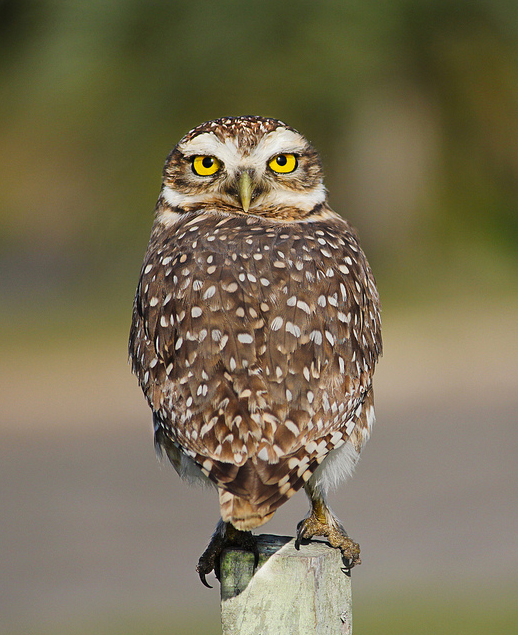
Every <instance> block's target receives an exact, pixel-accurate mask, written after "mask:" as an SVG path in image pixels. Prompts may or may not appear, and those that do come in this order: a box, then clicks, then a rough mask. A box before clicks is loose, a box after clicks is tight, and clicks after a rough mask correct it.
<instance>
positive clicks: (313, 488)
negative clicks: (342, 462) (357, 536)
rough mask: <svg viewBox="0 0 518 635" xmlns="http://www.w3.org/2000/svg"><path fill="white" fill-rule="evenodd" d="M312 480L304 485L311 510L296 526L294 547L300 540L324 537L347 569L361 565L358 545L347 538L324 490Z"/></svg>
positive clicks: (298, 546)
mask: <svg viewBox="0 0 518 635" xmlns="http://www.w3.org/2000/svg"><path fill="white" fill-rule="evenodd" d="M312 480H313V479H309V481H308V482H307V483H306V485H304V489H305V491H306V494H307V495H308V498H309V500H310V502H311V510H310V513H309V516H308V517H307V518H304V520H301V521H300V523H299V524H298V525H297V539H296V541H295V547H296V548H297V549H299V548H300V543H301V541H302V540H310V539H311V538H313V536H324V537H325V538H327V540H328V541H329V544H330V545H331V546H332V547H336V548H337V549H340V551H341V552H342V554H343V557H344V558H345V559H346V560H348V561H349V567H354V565H357V564H361V560H360V545H359V544H358V543H356V542H354V541H353V540H351V539H350V538H349V536H348V535H347V532H346V531H345V529H344V527H343V525H342V523H341V522H340V521H339V520H338V518H337V517H336V516H335V515H334V514H333V512H332V511H331V509H330V508H329V506H328V504H327V502H326V498H325V494H324V490H323V489H322V487H321V486H319V485H317V484H316V483H315V482H312Z"/></svg>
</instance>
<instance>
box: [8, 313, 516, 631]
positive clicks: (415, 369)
mask: <svg viewBox="0 0 518 635" xmlns="http://www.w3.org/2000/svg"><path fill="white" fill-rule="evenodd" d="M516 309H517V306H516V304H514V303H509V304H508V305H506V306H495V305H494V304H489V303H488V304H485V305H484V304H483V303H481V304H479V305H477V306H475V305H473V304H471V305H469V306H468V305H463V306H457V307H435V308H433V309H430V310H427V311H425V310H423V308H422V307H421V308H420V310H419V311H418V312H416V313H415V314H411V313H409V312H406V313H405V314H403V312H402V311H398V312H397V313H392V312H390V311H388V313H387V314H386V315H385V323H384V326H385V356H384V358H383V360H382V361H381V363H380V366H379V369H378V371H377V377H376V380H377V381H376V399H377V416H378V422H377V425H376V428H375V433H374V435H373V437H372V439H371V441H370V442H369V444H368V446H367V448H366V450H365V452H364V455H363V458H362V461H361V462H360V465H359V467H358V469H357V471H356V474H355V476H354V478H353V479H352V480H351V481H350V482H349V483H348V484H347V486H344V487H342V488H341V489H340V490H339V491H338V492H336V493H335V494H334V495H333V496H332V504H333V508H334V509H335V511H336V512H337V513H338V515H339V516H340V518H341V519H342V520H343V521H344V522H345V524H346V527H347V528H348V531H349V532H350V534H351V535H352V536H353V537H354V538H355V539H356V540H358V541H359V542H360V543H361V545H362V558H363V564H362V566H361V567H359V568H358V569H356V570H355V571H354V572H353V590H354V594H355V599H356V600H358V601H360V602H365V601H370V600H372V601H373V602H374V604H373V605H374V606H375V604H376V600H377V598H379V597H382V596H383V595H384V594H386V593H387V592H390V591H393V590H394V589H398V590H400V591H401V590H405V589H408V590H412V591H413V592H414V594H415V591H416V589H418V588H419V587H420V586H421V587H422V588H423V593H425V589H426V588H429V586H430V585H432V586H434V585H435V586H436V587H441V588H443V589H451V590H452V592H458V593H461V592H465V591H466V589H470V588H476V587H477V586H478V585H480V584H482V585H483V587H485V588H491V589H497V590H498V589H502V590H503V589H506V592H509V590H510V589H513V588H514V589H516V590H518V586H517V582H518V574H517V571H518V541H517V538H516V536H517V528H518V504H517V503H518V461H517V450H518V426H517V419H518V373H517V372H516V359H517V357H518V333H517V330H516V315H517V310H516ZM125 337H126V334H125V333H120V334H119V335H117V337H115V338H112V339H111V340H110V341H109V342H108V343H106V342H97V343H96V342H92V341H87V342H80V341H78V342H77V343H76V344H75V345H73V346H72V345H70V344H69V345H67V346H63V347H61V348H60V347H56V346H52V347H50V348H49V350H45V349H43V350H41V351H40V352H39V353H38V351H34V350H32V351H30V363H28V359H29V357H28V356H29V352H28V351H26V352H25V353H27V354H25V353H24V351H23V349H22V351H20V349H17V348H16V347H15V344H14V343H13V345H12V347H8V350H6V351H5V352H4V353H3V356H2V369H1V375H0V381H1V384H2V387H3V390H2V394H3V397H2V402H1V404H0V408H1V417H0V426H1V428H0V434H1V438H2V443H1V446H0V483H1V487H2V514H1V518H0V534H1V543H0V549H1V557H0V562H1V564H0V567H1V571H0V597H1V608H0V631H1V632H5V633H11V632H36V631H34V630H33V629H37V628H40V629H42V630H43V629H44V627H47V628H49V629H50V631H49V632H52V628H53V625H57V624H63V623H66V622H67V621H69V620H70V622H71V623H74V624H78V623H79V624H80V623H81V621H83V620H87V619H91V618H92V617H93V616H96V617H99V616H103V615H106V616H110V615H124V616H126V617H127V616H128V615H130V616H131V615H141V614H145V613H146V612H150V613H155V614H156V613H159V614H165V615H170V616H171V619H172V620H173V621H174V620H176V619H179V616H182V615H183V616H186V617H187V619H189V616H192V617H193V618H194V617H199V616H200V615H204V614H207V615H208V616H209V617H210V616H212V617H213V619H214V620H217V610H218V589H217V588H215V589H214V590H212V591H210V590H207V589H205V588H204V587H202V585H201V584H200V583H199V581H198V579H197V577H196V574H195V571H194V567H195V564H196V561H197V558H198V556H199V554H200V553H201V551H202V549H203V548H204V546H205V544H206V542H207V540H208V538H209V536H210V534H211V531H212V529H213V525H214V524H215V522H216V520H217V516H218V508H217V499H216V496H215V493H214V492H212V491H211V490H200V489H192V488H189V487H187V485H185V484H184V483H182V482H181V481H180V480H179V479H178V477H177V476H176V474H175V473H174V471H173V469H172V468H171V467H170V466H168V465H166V464H164V466H163V467H162V468H161V467H160V466H159V464H158V463H157V462H156V459H155V455H154V451H153V444H152V434H151V417H150V412H149V411H148V408H147V405H146V404H145V402H144V399H143V397H142V395H141V393H140V389H139V388H138V386H137V384H136V381H135V380H134V378H133V377H132V376H131V375H130V372H129V368H128V366H127V364H126V356H125V346H126V341H125ZM9 349H10V350H9ZM305 513H306V501H305V497H304V494H303V493H300V494H299V495H297V496H296V497H295V498H294V499H292V501H290V502H289V503H288V504H286V505H285V506H284V507H283V508H282V509H281V510H280V511H279V512H278V513H277V514H276V517H275V518H274V520H273V521H271V522H270V523H269V524H268V525H266V526H265V527H264V528H262V530H261V531H266V532H270V533H281V534H290V535H292V534H293V532H294V529H295V525H296V522H297V521H298V520H299V519H300V518H301V517H302V516H303V515H304V514H305ZM216 587H217V585H216ZM38 632H40V631H38ZM171 632H174V629H173V630H172V631H171Z"/></svg>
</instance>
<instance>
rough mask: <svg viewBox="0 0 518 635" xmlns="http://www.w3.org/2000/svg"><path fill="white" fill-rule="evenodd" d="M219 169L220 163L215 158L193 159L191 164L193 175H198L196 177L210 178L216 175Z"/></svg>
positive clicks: (202, 157) (203, 156)
mask: <svg viewBox="0 0 518 635" xmlns="http://www.w3.org/2000/svg"><path fill="white" fill-rule="evenodd" d="M220 167H221V163H220V162H219V161H218V160H217V159H216V157H209V156H207V155H200V156H198V157H194V159H193V162H192V170H193V172H194V173H195V174H198V176H211V175H212V174H216V172H217V171H218V170H219V169H220Z"/></svg>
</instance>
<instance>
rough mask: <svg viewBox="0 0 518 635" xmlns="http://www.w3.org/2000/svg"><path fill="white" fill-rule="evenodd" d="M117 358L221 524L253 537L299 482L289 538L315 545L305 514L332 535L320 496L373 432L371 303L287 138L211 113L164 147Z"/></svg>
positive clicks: (306, 159)
mask: <svg viewBox="0 0 518 635" xmlns="http://www.w3.org/2000/svg"><path fill="white" fill-rule="evenodd" d="M293 166H294V167H293ZM287 170H289V171H287ZM198 172H200V173H198ZM129 350H130V357H131V360H132V367H133V371H134V372H135V374H136V375H137V377H138V379H139V382H140V385H141V387H142V389H143V391H144V394H145V395H146V398H147V400H148V402H149V404H150V406H151V408H152V410H153V416H154V424H155V439H156V443H157V445H158V446H159V447H160V448H163V449H165V451H166V453H167V455H168V457H169V458H170V460H171V462H172V463H173V465H174V466H175V468H176V469H177V471H178V472H179V473H180V475H182V476H184V477H186V478H196V477H197V476H201V477H202V478H203V477H207V478H208V479H210V480H211V481H212V482H213V483H214V484H215V485H216V486H217V488H218V490H219V496H220V507H221V515H222V520H223V523H224V524H228V523H230V524H231V525H232V526H233V527H235V528H236V529H238V530H250V529H253V528H254V527H258V526H260V525H262V524H263V523H264V522H266V521H267V520H268V519H269V518H271V516H272V514H273V513H274V512H275V510H276V509H277V508H278V507H279V506H280V505H282V503H284V502H285V501H286V500H287V499H288V498H290V497H291V496H292V495H293V494H294V493H295V492H296V491H297V490H299V489H300V488H301V487H302V486H304V487H305V489H306V492H307V493H308V495H309V496H310V499H311V501H312V514H311V516H310V517H309V520H308V519H306V521H304V522H303V523H302V525H303V526H302V527H301V529H299V539H302V538H305V537H306V538H307V537H310V535H309V534H311V535H316V534H318V533H320V534H322V533H324V534H325V531H324V530H322V531H319V530H318V529H317V530H316V531H313V529H314V527H313V526H311V527H310V525H311V522H312V520H311V519H312V518H313V519H314V518H318V519H319V522H320V521H325V522H324V524H326V523H327V525H326V526H329V527H328V528H329V529H330V530H331V529H332V530H337V531H338V532H339V533H340V535H341V536H343V537H344V540H345V536H346V534H345V531H344V530H343V528H342V527H341V525H339V523H338V521H337V520H336V519H335V517H334V516H333V515H332V513H331V512H330V510H329V508H328V507H327V505H326V504H325V497H324V496H325V491H326V490H327V489H328V488H329V486H330V485H332V484H334V483H335V482H336V481H339V480H341V478H343V477H345V476H347V475H348V474H349V473H350V472H351V471H352V469H353V468H354V464H355V463H356V461H357V459H358V457H359V454H360V451H361V449H362V447H363V445H364V443H365V442H366V440H367V439H368V437H369V435H370V431H371V427H372V423H373V421H374V412H373V399H372V375H373V372H374V366H375V364H376V361H377V359H378V356H379V355H380V354H381V332H380V315H379V300H378V294H377V290H376V286H375V282H374V279H373V276H372V274H371V271H370V268H369V265H368V263H367V261H366V259H365V256H364V254H363V252H362V251H361V249H360V246H359V244H358V240H357V237H356V235H355V233H354V231H353V230H352V228H351V227H350V225H349V224H348V223H347V222H346V221H345V220H343V219H342V218H341V217H340V216H338V215H337V214H335V213H334V212H333V211H332V210H331V209H330V208H329V206H328V204H327V201H326V193H325V189H324V186H323V180H322V168H321V164H320V160H319V158H318V155H317V153H316V152H315V150H314V149H313V148H312V147H311V146H310V145H309V144H308V142H307V141H306V140H305V139H304V138H303V137H302V136H301V135H300V134H299V133H298V132H297V131H295V130H294V129H293V128H290V127H289V126H286V125H285V124H284V123H282V122H280V121H277V120H273V119H264V118H260V117H237V118H226V119H219V120H216V121H211V122H207V123H205V124H202V125H201V126H198V127H197V128H195V129H194V130H192V131H191V132H189V133H188V134H187V135H186V136H185V137H184V138H183V139H182V140H181V141H180V143H179V144H178V145H177V146H176V147H175V148H174V150H173V151H172V152H171V154H170V155H169V157H168V159H167V162H166V165H165V168H164V180H163V186H162V190H161V193H160V197H159V199H158V203H157V208H156V219H155V223H154V226H153V230H152V234H151V240H150V243H149V246H148V249H147V253H146V256H145V259H144V263H143V266H142V272H141V277H140V281H139V284H138V288H137V293H136V297H135V303H134V310H133V324H132V329H131V335H130V346H129ZM337 528H338V529H337ZM220 533H221V528H220ZM331 533H332V532H331ZM325 535H328V537H329V538H330V540H331V542H332V543H333V540H332V537H331V534H330V533H329V532H328V533H327V534H325ZM337 540H338V539H336V540H335V542H336V541H337ZM347 541H349V542H350V543H352V541H350V539H346V542H347ZM338 542H340V540H338ZM342 543H343V540H342ZM352 544H353V545H354V544H355V543H352ZM336 546H339V547H340V548H342V551H344V553H345V554H346V555H348V553H347V548H346V547H345V546H344V545H343V544H337V545H336ZM349 550H350V549H349ZM349 557H350V560H351V561H352V563H353V564H354V561H355V560H356V561H359V558H358V557H357V554H356V553H355V554H352V555H351V554H349ZM202 569H203V565H202ZM207 569H210V567H207ZM204 572H205V571H202V573H204Z"/></svg>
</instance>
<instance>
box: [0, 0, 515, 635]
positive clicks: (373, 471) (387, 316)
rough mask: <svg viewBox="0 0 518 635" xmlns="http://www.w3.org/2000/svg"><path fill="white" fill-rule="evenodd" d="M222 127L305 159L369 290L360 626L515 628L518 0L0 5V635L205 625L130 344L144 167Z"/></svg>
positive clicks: (206, 512)
mask: <svg viewBox="0 0 518 635" xmlns="http://www.w3.org/2000/svg"><path fill="white" fill-rule="evenodd" d="M237 114H261V115H265V116H273V117H277V118H280V119H283V120H285V121H287V122H288V123H289V124H290V125H292V126H294V127H296V128H298V129H299V130H300V131H302V132H303V133H304V134H305V135H306V136H307V137H308V138H309V139H310V140H311V141H312V142H313V144H314V145H315V146H316V147H317V148H318V149H319V150H320V152H321V154H322V158H323V162H324V168H325V171H326V183H327V186H328V189H329V192H330V200H331V203H332V205H333V207H334V208H335V209H336V210H337V211H339V212H340V213H343V214H344V215H346V216H347V218H349V219H350V220H351V222H352V223H353V224H354V225H355V226H356V227H357V228H358V230H359V232H360V235H361V237H362V243H363V246H364V248H365V250H366V251H367V253H368V256H369V259H370V261H371V264H372V266H373V269H374V271H375V274H376V277H377V280H378V284H379V288H380V292H381V295H382V300H383V307H384V313H383V318H384V336H385V337H384V339H385V356H384V358H383V360H382V361H381V364H380V366H379V370H378V371H377V404H378V405H377V414H378V424H377V427H376V430H375V434H374V436H373V438H372V440H371V441H370V443H369V445H368V446H367V448H366V450H365V453H364V456H363V459H362V461H361V463H360V466H359V467H358V469H357V472H356V475H355V478H354V479H353V480H352V481H350V483H349V484H348V485H347V486H346V487H344V488H342V489H341V490H340V491H339V492H337V493H336V494H335V495H334V496H333V497H332V504H333V507H334V509H335V511H336V512H337V513H338V515H339V516H340V517H341V518H342V519H343V520H344V522H345V524H346V526H347V527H348V529H349V531H350V533H351V535H352V536H353V537H354V538H355V539H357V540H358V541H359V542H360V543H361V545H362V556H363V565H362V566H361V567H360V568H358V569H357V570H354V572H353V594H354V609H355V612H354V620H355V632H356V633H360V634H364V635H366V634H370V633H372V634H374V633H385V634H390V633H398V634H399V635H401V634H405V633H408V634H421V633H452V634H453V633H455V634H463V633H470V634H476V633H493V634H500V633H501V634H504V633H505V634H508V633H512V632H516V631H517V630H518V609H517V602H516V597H517V595H518V539H517V536H518V467H517V466H518V460H517V454H518V428H517V423H518V372H517V364H516V360H517V356H518V334H517V330H518V329H517V316H518V313H517V309H518V276H517V274H518V4H517V3H516V2H515V0H390V2H384V1H376V2H375V1H373V0H361V1H359V0H344V1H338V0H320V1H319V2H315V1H314V0H297V1H294V0H284V1H283V2H278V1H273V0H264V1H262V2H254V1H250V2H244V1H243V2H242V1H240V0H218V2H211V1H209V0H176V1H169V2H168V1H166V0H149V1H147V2H142V1H138V0H89V1H88V2H81V1H80V0H76V1H73V0H0V165H1V177H0V180H1V187H0V268H1V276H0V290H1V303H0V326H1V332H0V343H1V346H2V351H1V357H0V381H1V386H2V391H1V393H0V435H1V438H0V488H1V491H2V493H1V500H0V503H1V506H0V631H1V632H5V633H6V634H7V633H9V634H12V635H18V634H21V633H29V632H30V633H35V634H37V635H40V634H41V635H44V634H47V633H48V634H50V633H52V634H53V635H56V634H57V635H65V634H66V635H73V634H78V635H79V634H81V635H82V634H83V633H91V632H96V633H103V634H104V633H106V635H111V634H114V633H121V634H122V633H130V634H131V633H150V634H151V633H160V634H162V633H164V634H165V633H174V634H183V633H208V634H216V633H218V632H219V626H218V619H219V617H218V615H219V613H218V591H217V588H215V589H214V590H213V591H209V590H207V589H205V588H204V587H202V586H201V584H200V583H199V582H198V580H197V578H196V574H195V572H194V565H195V563H196V561H197V557H198V556H199V554H200V553H201V551H202V549H203V548H204V546H205V544H206V542H207V540H208V538H209V535H210V533H211V531H212V528H213V525H214V524H215V522H216V520H217V516H218V510H217V501H216V497H215V495H214V493H213V492H207V491H203V490H190V489H188V488H187V486H186V485H185V484H183V483H181V482H180V481H179V479H178V478H177V477H176V475H175V474H174V472H173V470H172V469H171V468H169V467H168V466H167V465H164V466H163V467H162V468H160V466H159V464H158V463H157V462H156V460H155V456H154V451H153V447H152V434H151V417H150V413H149V411H148V409H147V406H146V405H145V403H144V399H143V397H142V395H141V394H140V391H139V389H138V387H137V384H136V381H135V380H134V378H132V377H131V375H130V371H129V368H128V366H127V362H126V340H127V333H128V329H129V322H130V313H131V303H132V298H133V292H134V289H135V286H136V282H137V278H138V274H139V269H140V263H141V260H142V256H143V254H144V251H145V247H146V244H147V240H148V236H149V230H150V226H151V222H152V215H153V208H154V204H155V201H156V198H157V195H158V191H159V187H160V177H161V169H162V165H163V162H164V159H165V157H166V155H167V154H168V152H169V150H170V149H171V148H172V146H173V145H174V144H175V143H176V142H177V141H178V140H179V139H180V138H181V137H182V136H183V135H184V134H185V132H186V131H187V130H189V129H190V128H192V127H194V126H195V125H197V124H198V123H200V122H202V121H204V120H207V119H211V118H215V117H219V116H224V115H237ZM305 511H306V502H305V500H304V496H303V495H302V494H300V495H299V496H297V497H295V498H294V499H293V500H292V501H290V502H289V503H288V504H287V505H286V506H285V507H283V509H282V510H281V511H280V512H279V513H278V514H277V515H276V518H275V519H274V520H273V521H272V522H271V523H270V524H269V525H267V526H266V527H265V530H266V531H269V532H273V533H281V534H293V532H294V529H295V524H296V522H297V520H299V519H300V518H301V517H302V515H303V514H304V513H305Z"/></svg>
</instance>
